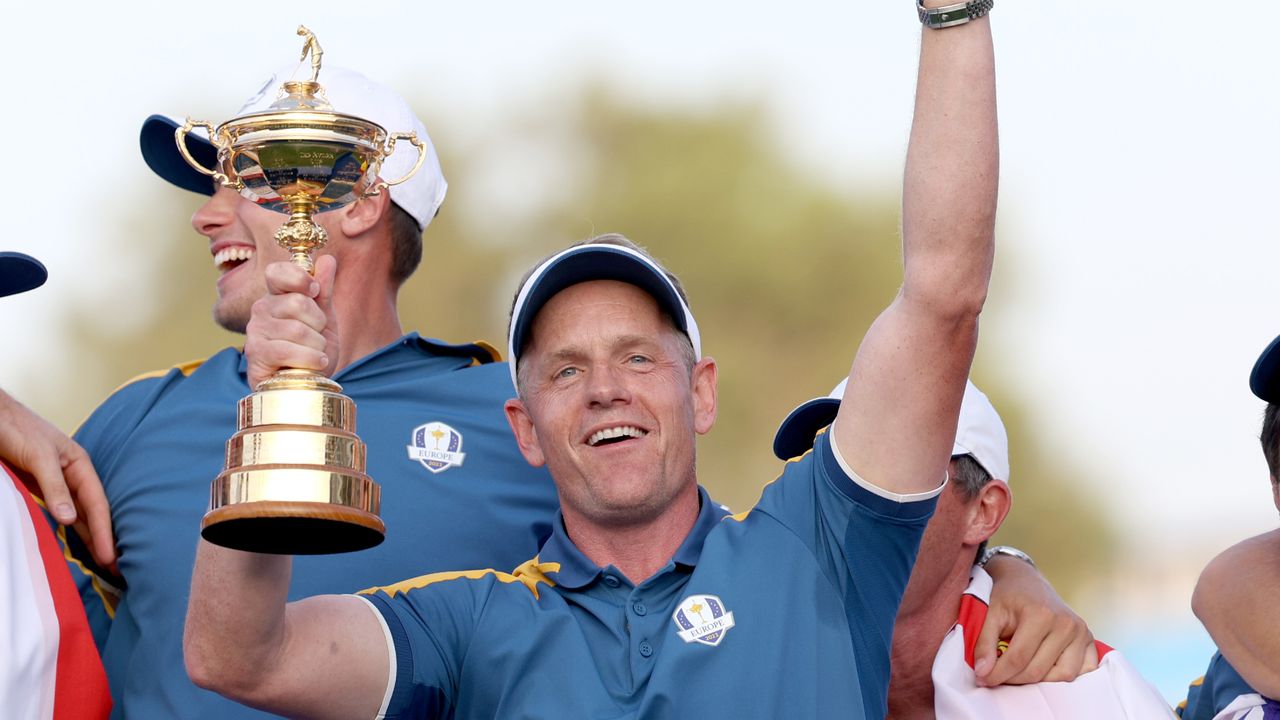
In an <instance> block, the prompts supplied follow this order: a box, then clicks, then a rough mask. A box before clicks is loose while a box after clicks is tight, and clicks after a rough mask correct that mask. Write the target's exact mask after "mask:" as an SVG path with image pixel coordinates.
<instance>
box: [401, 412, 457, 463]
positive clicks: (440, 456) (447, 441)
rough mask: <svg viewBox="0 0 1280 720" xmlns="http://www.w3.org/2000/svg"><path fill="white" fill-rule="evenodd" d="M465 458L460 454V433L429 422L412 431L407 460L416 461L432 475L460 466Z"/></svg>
mask: <svg viewBox="0 0 1280 720" xmlns="http://www.w3.org/2000/svg"><path fill="white" fill-rule="evenodd" d="M466 456H467V455H466V453H464V452H462V433H460V432H458V431H457V430H454V429H453V428H451V427H449V426H448V425H445V424H444V423H441V422H429V423H427V424H426V425H419V426H418V427H417V428H416V429H414V431H413V444H412V445H410V446H409V459H410V460H417V461H418V462H420V463H422V467H424V468H426V469H428V470H430V471H431V472H433V473H440V472H444V471H445V470H448V469H449V468H451V467H457V466H460V465H462V460H463V458H465V457H466Z"/></svg>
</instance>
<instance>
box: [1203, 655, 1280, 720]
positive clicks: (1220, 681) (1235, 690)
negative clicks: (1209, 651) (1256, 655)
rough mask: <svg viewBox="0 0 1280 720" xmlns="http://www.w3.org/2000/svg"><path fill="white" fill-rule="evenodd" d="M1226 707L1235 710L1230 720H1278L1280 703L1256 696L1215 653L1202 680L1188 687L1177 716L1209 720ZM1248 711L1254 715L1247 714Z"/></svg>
mask: <svg viewBox="0 0 1280 720" xmlns="http://www.w3.org/2000/svg"><path fill="white" fill-rule="evenodd" d="M1229 707H1230V708H1231V709H1232V710H1234V711H1236V712H1233V713H1231V714H1229V715H1228V717H1230V718H1240V719H1242V720H1243V719H1244V718H1249V719H1250V720H1252V718H1258V719H1259V720H1271V718H1280V703H1278V702H1276V701H1275V700H1269V699H1267V698H1264V697H1262V696H1261V695H1259V694H1258V693H1257V692H1256V691H1254V689H1253V688H1251V687H1249V683H1247V682H1245V680H1244V678H1242V677H1240V673H1238V672H1236V669H1235V668H1233V667H1231V663H1229V662H1227V659H1226V658H1224V657H1223V656H1222V653H1214V654H1213V658H1212V659H1211V660H1210V661H1209V669H1208V670H1206V671H1205V673H1204V677H1202V678H1200V679H1199V680H1196V681H1195V682H1193V683H1191V687H1189V688H1187V699H1186V700H1184V701H1183V702H1182V703H1181V704H1180V705H1178V717H1179V718H1182V720H1212V719H1213V718H1215V717H1217V716H1218V713H1220V712H1222V711H1223V710H1226V709H1227V708H1229ZM1248 710H1252V711H1253V713H1252V714H1246V712H1247V711H1248Z"/></svg>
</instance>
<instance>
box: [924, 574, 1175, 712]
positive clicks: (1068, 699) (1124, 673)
mask: <svg viewBox="0 0 1280 720" xmlns="http://www.w3.org/2000/svg"><path fill="white" fill-rule="evenodd" d="M990 600H991V576H990V575H988V574H987V573H986V571H984V570H983V569H982V568H980V567H977V566H974V568H973V571H972V574H971V575H970V582H969V587H968V589H966V590H965V594H964V596H963V598H962V599H961V601H960V617H959V619H958V620H957V621H956V624H955V626H954V627H953V628H952V629H951V631H950V632H949V633H947V636H946V638H944V639H943V641H942V646H941V647H940V648H939V649H938V655H937V657H935V658H934V661H933V688H934V710H935V711H936V712H937V716H938V718H939V719H940V720H961V719H968V718H973V719H974V720H977V719H979V718H981V719H983V720H991V719H992V718H1036V719H1037V720H1053V719H1056V718H1061V719H1062V720H1078V719H1079V718H1089V719H1090V720H1112V719H1115V720H1129V719H1133V720H1137V719H1141V720H1152V719H1153V718H1155V719H1159V718H1171V717H1174V715H1173V710H1172V708H1170V707H1169V706H1168V705H1167V704H1166V703H1165V701H1164V699H1163V698H1161V696H1160V694H1159V693H1158V692H1157V691H1156V689H1155V688H1154V687H1152V686H1151V685H1150V684H1149V683H1148V682H1147V681H1146V679H1144V678H1143V677H1142V676H1141V675H1140V674H1139V673H1138V671H1137V670H1136V669H1134V667H1133V666H1132V665H1130V664H1129V662H1128V661H1127V660H1125V659H1124V657H1123V656H1122V655H1121V654H1120V653H1119V652H1118V651H1116V650H1114V649H1112V648H1110V647H1108V646H1107V645H1104V644H1102V643H1098V644H1097V647H1098V658H1099V667H1098V669H1097V670H1094V671H1093V672H1090V673H1086V674H1084V675H1081V676H1080V677H1078V678H1076V679H1075V680H1073V681H1071V682H1044V683H1036V684H1034V685H1002V686H1000V687H995V688H985V687H979V686H978V684H977V681H976V675H975V674H974V671H973V662H974V660H973V655H974V648H975V647H976V645H977V642H978V634H979V633H980V632H981V631H982V624H983V622H984V621H985V620H986V616H987V606H988V604H989V603H990Z"/></svg>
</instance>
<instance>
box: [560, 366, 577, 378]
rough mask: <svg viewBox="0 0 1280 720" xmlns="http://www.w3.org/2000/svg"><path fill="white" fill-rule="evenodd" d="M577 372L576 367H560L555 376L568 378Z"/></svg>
mask: <svg viewBox="0 0 1280 720" xmlns="http://www.w3.org/2000/svg"><path fill="white" fill-rule="evenodd" d="M577 374H578V368H576V367H567V368H564V369H562V370H561V371H560V372H558V373H556V377H557V378H569V377H573V376H574V375H577Z"/></svg>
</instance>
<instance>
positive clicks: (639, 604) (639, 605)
mask: <svg viewBox="0 0 1280 720" xmlns="http://www.w3.org/2000/svg"><path fill="white" fill-rule="evenodd" d="M631 609H632V610H635V611H636V614H637V615H643V614H645V613H647V612H649V608H647V607H645V606H644V603H642V602H637V603H636V604H634V605H632V606H631Z"/></svg>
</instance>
